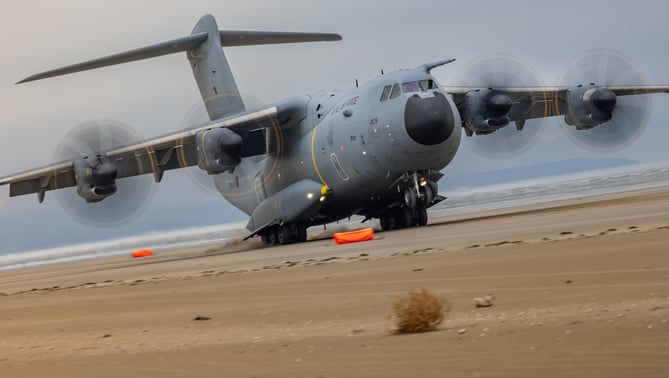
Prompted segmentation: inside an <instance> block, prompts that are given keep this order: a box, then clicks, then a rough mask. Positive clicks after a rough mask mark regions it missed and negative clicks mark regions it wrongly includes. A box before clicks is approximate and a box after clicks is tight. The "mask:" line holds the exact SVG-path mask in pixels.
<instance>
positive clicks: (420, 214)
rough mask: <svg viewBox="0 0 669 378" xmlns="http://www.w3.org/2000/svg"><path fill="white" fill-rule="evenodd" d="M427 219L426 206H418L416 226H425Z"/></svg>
mask: <svg viewBox="0 0 669 378" xmlns="http://www.w3.org/2000/svg"><path fill="white" fill-rule="evenodd" d="M427 219H428V217H427V209H425V206H418V208H417V209H416V226H425V225H426V224H427Z"/></svg>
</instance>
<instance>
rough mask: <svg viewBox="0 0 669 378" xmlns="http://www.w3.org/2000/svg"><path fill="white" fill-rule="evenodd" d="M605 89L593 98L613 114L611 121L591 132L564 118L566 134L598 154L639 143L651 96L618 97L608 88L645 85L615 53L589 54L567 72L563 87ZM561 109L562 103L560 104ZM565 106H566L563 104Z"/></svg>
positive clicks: (596, 51) (622, 57) (600, 52)
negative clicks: (598, 152)
mask: <svg viewBox="0 0 669 378" xmlns="http://www.w3.org/2000/svg"><path fill="white" fill-rule="evenodd" d="M590 84H594V85H595V86H602V87H604V88H602V89H601V90H599V91H597V92H596V93H595V95H594V98H593V104H594V105H595V107H597V108H599V109H602V110H604V111H607V110H608V111H609V112H611V111H612V112H611V113H612V117H611V120H610V121H608V122H605V123H602V124H601V125H597V126H595V127H593V128H591V129H587V130H578V129H577V127H574V126H572V125H569V124H567V123H566V121H565V120H564V118H563V117H560V119H561V120H562V121H561V122H562V124H563V126H564V127H563V129H564V132H565V133H566V134H567V136H568V137H569V138H570V139H571V140H572V141H574V142H575V143H577V144H579V145H580V146H582V147H584V148H586V149H589V150H594V151H613V150H619V149H622V148H625V147H626V146H627V145H629V144H630V143H632V142H633V141H634V140H636V139H637V138H638V137H639V135H641V132H642V131H643V128H644V127H645V125H646V123H647V121H648V111H649V109H650V96H648V95H633V96H616V95H615V94H614V93H613V92H611V91H610V90H606V89H605V87H608V86H625V85H635V86H645V85H647V82H646V79H645V77H644V76H643V74H642V73H641V72H639V71H638V70H637V69H636V67H635V66H634V64H632V62H631V61H630V60H629V59H628V58H627V57H625V56H624V55H623V54H621V53H619V52H615V51H611V50H595V51H590V52H586V53H584V54H582V55H580V56H578V57H577V58H576V59H574V60H572V61H571V62H570V63H569V64H568V65H567V67H566V68H565V69H564V71H563V73H562V76H561V79H560V85H563V86H573V85H584V86H585V85H590ZM556 105H557V106H560V104H558V103H556ZM563 106H564V105H563Z"/></svg>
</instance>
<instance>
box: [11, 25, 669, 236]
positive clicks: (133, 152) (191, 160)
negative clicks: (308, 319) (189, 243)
mask: <svg viewBox="0 0 669 378" xmlns="http://www.w3.org/2000/svg"><path fill="white" fill-rule="evenodd" d="M340 39H341V36H340V35H338V34H326V33H287V32H264V31H221V30H219V29H218V26H217V24H216V21H215V20H214V18H213V17H212V16H211V15H205V16H203V17H202V18H201V19H200V20H199V22H198V23H197V24H196V26H195V28H194V30H193V32H192V34H191V35H190V36H187V37H183V38H179V39H175V40H171V41H167V42H163V43H159V44H155V45H150V46H147V47H143V48H139V49H135V50H130V51H127V52H123V53H119V54H115V55H110V56H107V57H103V58H99V59H95V60H91V61H87V62H84V63H79V64H74V65H71V66H67V67H63V68H59V69H54V70H50V71H46V72H43V73H39V74H36V75H33V76H30V77H28V78H26V79H24V80H21V81H20V82H19V83H25V82H28V81H34V80H40V79H45V78H50V77H54V76H59V75H65V74H70V73H74V72H79V71H84V70H90V69H95V68H100V67H104V66H110V65H115V64H120V63H126V62H131V61H136V60H140V59H147V58H152V57H157V56H161V55H166V54H172V53H177V52H183V51H185V52H186V54H187V58H188V61H189V62H190V65H191V68H192V70H193V74H194V76H195V80H196V82H197V84H198V87H199V90H200V93H201V95H202V99H203V101H204V104H205V107H206V110H207V113H208V115H209V118H210V120H211V122H208V123H206V124H203V125H199V126H194V127H191V128H187V129H185V130H181V131H178V132H175V133H172V134H168V135H165V136H161V137H157V138H153V139H148V140H143V141H138V142H136V143H127V142H126V143H125V144H124V145H118V144H119V143H114V142H113V141H112V142H109V143H110V144H108V145H107V148H104V143H101V144H99V145H96V147H91V148H90V151H87V152H85V153H79V154H77V155H76V156H71V158H69V159H67V160H65V161H59V162H57V163H55V164H52V165H49V166H47V167H44V168H39V169H33V170H30V171H27V172H24V173H21V174H16V175H12V176H8V177H5V178H2V179H0V185H5V184H9V185H10V196H20V195H25V194H31V193H35V194H37V197H38V199H39V201H40V202H42V201H43V200H44V197H45V193H46V192H48V191H51V190H56V189H62V188H68V187H76V193H77V194H78V196H79V197H81V199H83V201H85V203H89V204H92V203H96V202H100V201H103V200H105V198H107V197H109V196H113V195H114V194H116V195H117V196H118V195H119V194H121V195H127V196H132V195H134V193H133V192H132V191H128V190H126V191H125V193H124V185H126V182H129V181H131V180H136V179H133V178H130V177H131V176H138V175H145V174H151V175H153V179H154V180H155V182H160V181H161V180H162V178H163V174H164V172H165V171H167V170H172V169H177V168H185V167H191V166H197V167H199V168H200V169H201V170H203V171H204V172H206V173H207V174H209V175H211V176H212V178H213V181H214V183H215V186H216V188H217V190H218V191H219V192H220V193H221V194H222V195H223V197H225V198H226V199H227V200H228V201H230V202H231V203H232V204H233V205H234V206H236V207H238V208H239V209H241V210H242V211H244V212H245V213H246V214H248V215H249V216H250V220H249V222H248V225H247V228H248V229H249V231H250V233H249V235H248V237H253V236H260V237H261V238H262V241H263V242H264V243H265V244H270V245H271V244H287V243H292V242H302V241H305V240H306V239H307V233H306V230H307V227H309V226H312V225H320V224H326V223H329V222H333V221H337V220H340V219H342V218H347V217H350V216H351V215H354V214H357V215H361V216H363V217H364V218H365V220H369V219H374V218H378V219H379V220H380V224H381V228H382V229H383V230H392V229H397V228H403V227H411V226H422V225H425V224H426V223H427V222H428V214H427V212H426V209H428V208H429V207H431V206H433V205H435V204H436V203H438V202H440V201H442V200H443V199H444V197H442V196H440V195H439V194H438V187H437V181H438V180H439V178H441V177H442V176H443V174H442V173H441V172H440V171H441V170H442V169H444V168H445V167H446V166H447V165H448V164H449V163H450V162H451V160H452V159H453V157H454V156H455V154H456V152H457V151H458V147H459V146H460V140H461V133H462V130H464V132H465V133H466V135H467V136H470V137H472V138H490V137H491V136H494V135H496V134H497V135H502V131H503V130H501V129H503V128H507V126H509V124H510V123H511V122H513V123H514V124H515V129H516V130H522V129H523V127H524V126H525V123H526V121H527V120H531V119H536V118H544V117H550V116H563V117H564V121H565V122H566V123H567V125H568V128H569V129H570V130H574V131H575V132H577V133H585V134H584V135H591V137H592V135H594V139H595V141H597V140H598V139H602V138H604V137H605V136H606V133H614V134H619V137H618V138H617V139H623V140H625V139H629V138H627V135H628V134H626V133H625V132H624V131H622V130H625V129H626V128H629V129H630V130H632V131H634V130H637V129H638V127H640V126H639V125H631V124H624V123H625V122H618V123H616V119H617V118H620V120H622V121H625V120H626V119H627V118H626V117H625V103H624V101H621V100H623V98H622V96H629V97H637V96H631V95H646V94H650V93H659V92H664V93H667V92H669V86H648V85H644V83H634V84H636V85H613V83H605V82H599V83H591V82H582V83H572V85H571V86H557V87H544V86H537V87H530V86H525V85H523V86H517V85H509V84H508V83H506V84H505V83H502V84H499V83H494V82H493V81H494V80H493V81H490V82H486V81H485V80H484V82H483V83H481V84H480V85H474V86H464V85H463V86H453V87H442V86H441V85H440V84H439V83H438V82H437V80H436V79H435V78H434V77H433V76H432V74H431V71H432V70H433V69H435V68H436V67H439V66H442V65H445V64H447V63H450V62H452V61H453V60H454V59H449V60H442V61H438V62H434V63H427V64H424V65H421V66H419V67H416V68H414V69H410V70H399V71H395V72H392V73H386V74H383V73H382V74H381V75H380V76H379V77H377V78H375V79H373V80H371V81H369V82H368V83H365V84H363V85H361V86H359V87H358V86H356V88H353V89H351V90H348V91H320V92H317V93H313V94H310V95H305V96H298V97H291V98H288V99H285V100H283V101H279V102H277V103H274V104H271V105H268V106H263V107H260V108H256V109H247V108H246V106H245V104H244V101H243V99H242V97H241V96H240V94H239V90H238V88H237V84H236V83H235V80H234V78H233V75H232V73H231V71H230V68H229V65H228V62H227V59H226V57H225V54H224V53H223V49H222V47H230V46H243V45H260V44H276V43H292V42H315V41H336V40H340ZM591 80H597V77H595V78H593V79H591ZM17 84H18V83H17ZM619 97H620V98H619ZM627 123H631V122H627ZM591 129H592V130H603V133H602V136H601V138H600V137H598V135H599V134H589V133H590V131H592V130H591ZM621 133H622V134H621ZM487 134H491V135H487ZM97 138H98V139H105V136H104V135H98V136H97ZM84 139H85V138H84ZM83 201H82V203H84V202H83ZM87 206H92V207H94V206H96V205H87ZM93 210H95V209H93ZM99 211H105V210H99Z"/></svg>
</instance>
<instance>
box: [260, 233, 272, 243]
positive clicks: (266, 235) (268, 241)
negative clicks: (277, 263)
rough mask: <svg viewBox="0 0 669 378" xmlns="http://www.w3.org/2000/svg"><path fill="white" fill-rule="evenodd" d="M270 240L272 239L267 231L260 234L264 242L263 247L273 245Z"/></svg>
mask: <svg viewBox="0 0 669 378" xmlns="http://www.w3.org/2000/svg"><path fill="white" fill-rule="evenodd" d="M269 239H270V237H269V233H268V232H267V231H265V232H263V233H261V234H260V241H261V242H262V245H264V246H270V245H272V242H271V241H270V240H269Z"/></svg>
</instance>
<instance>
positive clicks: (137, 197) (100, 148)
mask: <svg viewBox="0 0 669 378" xmlns="http://www.w3.org/2000/svg"><path fill="white" fill-rule="evenodd" d="M141 141H142V138H141V137H140V136H139V135H138V134H137V133H135V132H134V131H132V130H131V129H130V128H129V127H127V126H125V125H123V124H121V123H119V122H116V121H109V120H97V121H91V122H86V123H84V124H82V125H80V126H77V127H75V128H74V129H73V130H71V131H70V132H69V133H68V134H67V135H66V136H65V137H64V138H63V140H62V141H61V143H60V144H59V145H58V147H57V148H56V152H55V154H54V159H55V161H64V160H72V159H75V158H78V157H81V156H91V155H93V156H94V155H96V154H99V153H101V152H104V151H106V150H111V149H114V148H118V147H122V146H125V145H129V144H134V143H138V142H141ZM92 169H93V171H92V173H91V178H92V180H93V181H94V182H95V183H97V184H104V185H106V184H111V183H114V181H115V182H116V186H117V190H116V193H115V194H113V195H111V196H109V197H107V198H105V199H104V200H103V201H101V202H97V203H87V202H86V201H85V200H84V199H83V198H81V197H79V196H78V195H77V193H76V190H56V191H54V194H55V196H56V198H57V199H58V201H59V202H60V204H61V205H62V206H63V208H64V209H65V210H66V211H67V212H68V213H70V214H71V215H72V216H73V217H74V218H75V219H77V220H78V221H80V222H81V223H84V224H89V225H95V226H115V225H119V224H122V223H125V222H128V221H129V220H131V219H133V218H134V217H136V216H138V215H139V214H140V213H141V212H142V211H143V210H144V209H145V208H146V206H147V204H148V203H149V201H150V199H151V196H152V195H153V189H154V184H153V179H152V177H151V176H150V175H142V176H136V177H129V178H124V179H119V180H116V176H117V169H116V166H114V164H113V163H111V162H100V163H99V164H98V165H97V166H95V168H92Z"/></svg>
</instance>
